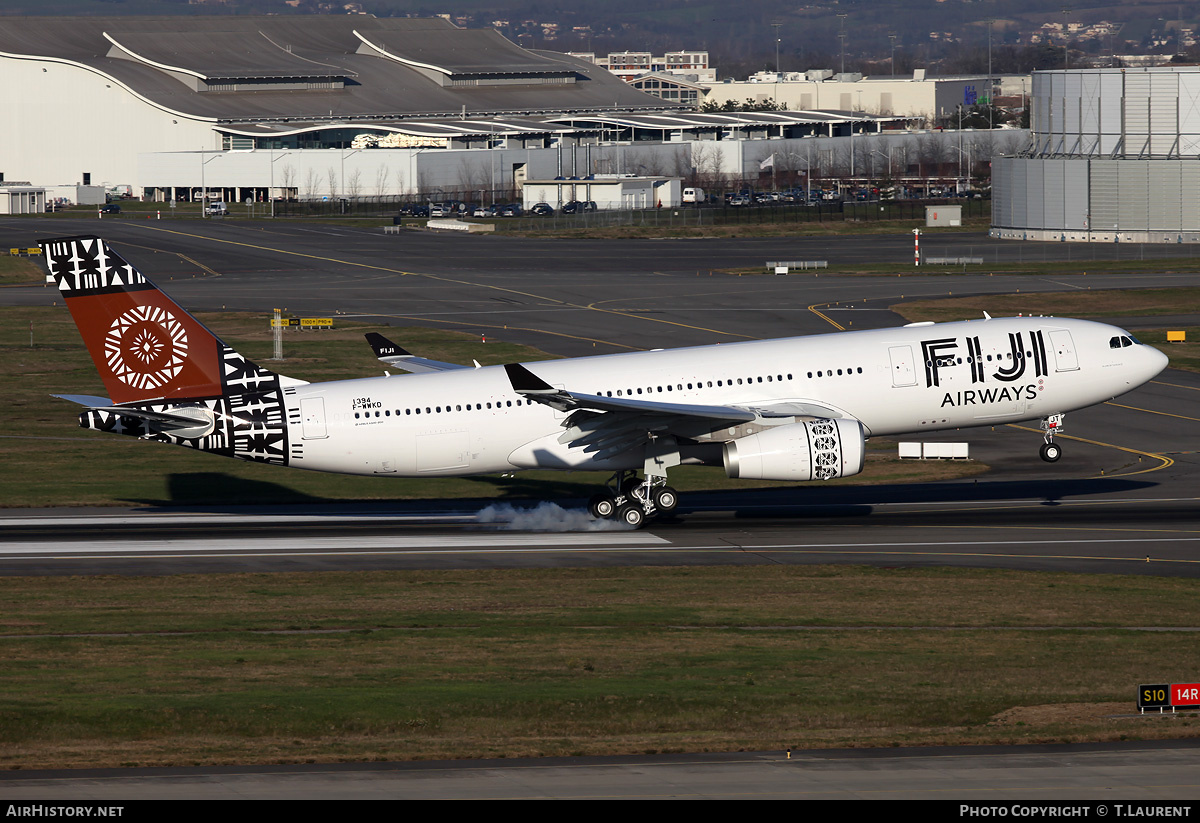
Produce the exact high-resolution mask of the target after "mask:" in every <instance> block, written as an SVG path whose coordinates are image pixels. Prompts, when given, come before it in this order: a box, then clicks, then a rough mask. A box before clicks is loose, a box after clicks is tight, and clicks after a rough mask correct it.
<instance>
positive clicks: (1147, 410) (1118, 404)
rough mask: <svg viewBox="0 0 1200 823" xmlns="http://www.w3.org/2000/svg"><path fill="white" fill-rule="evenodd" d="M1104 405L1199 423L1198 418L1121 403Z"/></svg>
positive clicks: (1110, 402)
mask: <svg viewBox="0 0 1200 823" xmlns="http://www.w3.org/2000/svg"><path fill="white" fill-rule="evenodd" d="M1104 405H1106V406H1116V407H1117V408H1118V409H1132V410H1133V411H1140V412H1145V413H1146V414H1161V415H1162V416H1163V417H1178V418H1179V419H1180V420H1194V421H1195V422H1197V423H1200V417H1188V416H1187V415H1184V414H1171V413H1170V412H1163V411H1155V410H1154V409H1141V408H1138V407H1137V406H1126V405H1123V404H1121V403H1113V402H1112V401H1111V400H1110V401H1109V402H1107V403H1105V404H1104Z"/></svg>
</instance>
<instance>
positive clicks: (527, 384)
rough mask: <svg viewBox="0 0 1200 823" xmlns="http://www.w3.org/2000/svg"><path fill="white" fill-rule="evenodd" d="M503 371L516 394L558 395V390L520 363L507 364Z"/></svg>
mask: <svg viewBox="0 0 1200 823" xmlns="http://www.w3.org/2000/svg"><path fill="white" fill-rule="evenodd" d="M504 371H505V372H506V373H507V374H508V382H510V383H512V387H513V391H515V392H517V393H518V394H557V393H558V389H556V388H554V387H553V386H551V385H550V384H549V383H547V382H546V381H545V380H543V379H542V378H540V377H538V376H537V375H536V374H534V373H533V372H531V371H530V370H529V369H527V368H525V367H524V366H522V365H521V364H520V363H508V364H506V365H505V366H504Z"/></svg>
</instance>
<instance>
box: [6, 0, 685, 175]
mask: <svg viewBox="0 0 1200 823" xmlns="http://www.w3.org/2000/svg"><path fill="white" fill-rule="evenodd" d="M0 74H2V76H3V77H4V78H5V82H4V83H3V84H2V85H0V106H3V108H4V110H5V111H8V112H10V113H15V114H18V115H19V116H16V117H10V118H9V119H8V122H7V124H6V125H7V126H8V128H7V129H6V135H5V140H4V141H3V142H2V143H0V174H7V175H8V177H9V178H10V179H13V178H19V179H22V180H35V181H38V182H40V183H79V184H82V185H91V184H94V183H101V182H104V183H109V184H112V185H121V184H132V185H134V187H135V192H137V193H141V189H143V188H146V186H147V185H148V184H149V181H146V180H144V179H143V177H142V174H141V170H140V169H139V159H138V155H139V154H147V153H149V154H153V153H160V152H198V153H201V155H200V156H201V158H202V159H200V160H198V161H197V162H196V164H195V165H193V166H192V169H193V170H194V171H195V172H197V176H198V173H199V171H200V169H201V168H203V167H204V166H205V165H206V164H207V163H208V162H210V161H211V157H210V156H208V155H207V154H204V153H207V152H214V153H217V152H227V151H236V150H248V149H268V150H271V149H285V150H286V149H292V148H294V149H306V150H311V149H337V150H339V151H344V150H350V149H351V148H352V144H353V142H354V141H355V139H356V138H358V137H359V135H364V136H365V137H364V139H370V138H375V139H376V140H377V141H384V140H387V139H392V140H394V141H396V142H395V143H394V145H397V146H405V145H407V146H409V147H417V148H433V147H462V148H470V147H472V146H476V147H486V146H487V145H496V144H503V145H505V146H509V147H520V148H536V147H545V146H547V145H550V144H552V143H553V142H554V141H555V136H556V135H557V134H558V133H560V132H562V131H565V129H561V128H557V127H548V126H547V125H545V124H543V123H541V122H540V121H537V120H531V119H530V118H537V117H540V116H542V115H562V114H570V113H577V112H586V113H596V112H604V111H622V112H637V111H655V110H662V109H666V108H669V106H668V104H666V103H664V101H662V100H659V99H658V98H655V97H651V96H649V95H646V94H643V93H641V92H639V91H637V90H636V89H633V88H631V87H630V86H628V85H627V84H625V83H623V82H621V81H620V80H619V79H617V78H616V77H614V76H613V75H612V74H610V73H609V72H607V71H605V70H604V69H602V68H600V67H598V66H595V65H591V64H588V63H586V62H584V61H581V60H577V59H575V58H571V57H568V56H566V55H564V54H556V53H551V52H532V51H527V50H525V49H521V48H519V47H518V46H516V45H514V44H513V43H510V42H509V41H507V40H505V39H504V38H503V37H501V36H500V35H499V34H497V33H496V32H494V31H491V30H465V29H458V28H455V27H454V26H453V25H452V24H450V23H449V22H447V21H445V20H442V19H440V18H434V19H376V18H374V17H371V16H369V15H353V16H349V15H347V16H337V17H335V16H307V15H306V16H272V17H241V16H220V17H215V16H214V17H187V18H183V17H113V18H103V17H94V18H93V17H82V18H66V17H62V18H17V17H14V18H5V21H4V25H3V26H0ZM447 121H448V122H447ZM339 168H340V164H339ZM209 170H211V169H206V170H205V171H209ZM322 172H323V173H324V168H323V169H322ZM206 176H207V175H206ZM199 183H200V181H199V180H195V181H189V185H192V186H194V185H197V184H199Z"/></svg>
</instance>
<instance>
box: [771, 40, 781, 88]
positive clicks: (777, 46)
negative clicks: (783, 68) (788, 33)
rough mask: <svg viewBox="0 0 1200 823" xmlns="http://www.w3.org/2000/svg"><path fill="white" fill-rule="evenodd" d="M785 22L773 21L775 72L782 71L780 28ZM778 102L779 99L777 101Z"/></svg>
mask: <svg viewBox="0 0 1200 823" xmlns="http://www.w3.org/2000/svg"><path fill="white" fill-rule="evenodd" d="M782 25H783V23H772V24H771V28H773V29H775V74H779V73H780V68H779V28H780V27H781V26H782ZM776 102H778V101H776Z"/></svg>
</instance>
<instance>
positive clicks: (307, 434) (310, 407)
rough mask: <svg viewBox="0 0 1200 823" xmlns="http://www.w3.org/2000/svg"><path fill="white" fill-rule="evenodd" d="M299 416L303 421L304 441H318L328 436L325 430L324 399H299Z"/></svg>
mask: <svg viewBox="0 0 1200 823" xmlns="http://www.w3.org/2000/svg"><path fill="white" fill-rule="evenodd" d="M300 416H301V417H302V418H303V419H304V439H305V440H320V439H322V438H325V437H328V436H329V432H328V431H326V430H325V398H323V397H304V398H301V400H300Z"/></svg>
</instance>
